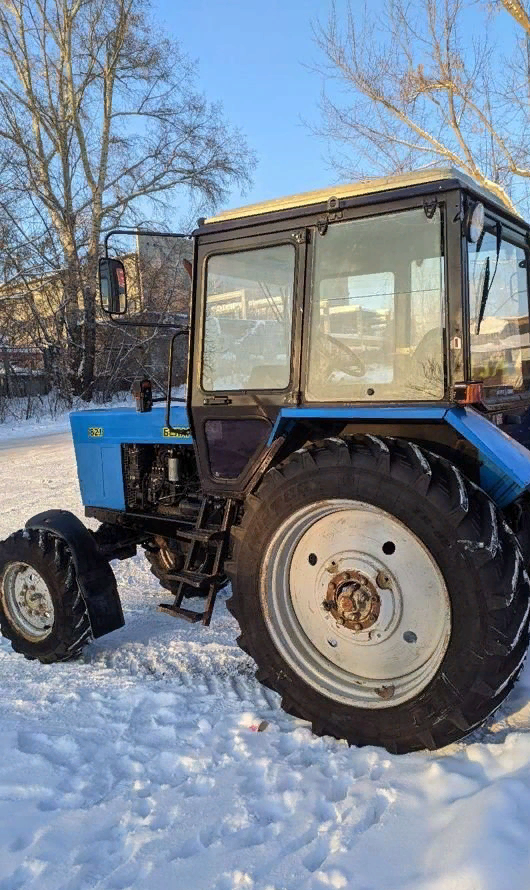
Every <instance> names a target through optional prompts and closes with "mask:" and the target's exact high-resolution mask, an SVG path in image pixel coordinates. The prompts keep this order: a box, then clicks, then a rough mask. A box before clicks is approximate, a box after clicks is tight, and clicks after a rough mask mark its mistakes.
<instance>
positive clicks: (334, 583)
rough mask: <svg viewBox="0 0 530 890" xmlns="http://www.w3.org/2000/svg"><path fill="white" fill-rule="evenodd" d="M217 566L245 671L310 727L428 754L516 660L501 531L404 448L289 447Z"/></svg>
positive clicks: (518, 567)
mask: <svg viewBox="0 0 530 890" xmlns="http://www.w3.org/2000/svg"><path fill="white" fill-rule="evenodd" d="M228 570H229V573H230V574H231V576H232V587H233V592H234V595H233V598H232V601H231V603H230V608H231V610H232V611H233V613H234V614H235V616H236V618H237V619H238V621H239V623H240V625H241V629H242V634H241V637H240V644H241V645H242V647H243V648H244V649H245V650H246V651H247V652H249V653H250V654H251V655H252V656H253V657H254V659H255V660H256V662H257V664H258V673H257V676H258V678H259V679H261V680H262V681H263V682H265V683H266V684H267V685H269V686H271V687H272V688H273V689H275V690H277V691H278V692H279V693H280V694H281V695H282V698H283V706H284V708H285V709H286V710H287V711H289V712H291V713H294V714H297V715H298V716H301V717H304V718H306V719H308V720H310V721H311V722H312V724H313V729H314V731H315V732H317V733H319V734H324V733H326V734H330V735H334V736H337V737H340V738H346V739H348V741H350V742H351V743H355V744H380V745H384V746H385V747H387V748H388V749H389V750H391V751H396V752H403V751H411V750H416V749H419V748H424V747H428V748H437V747H441V746H443V745H445V744H447V743H449V742H452V741H455V740H457V739H459V738H461V737H462V736H464V735H466V734H467V733H468V732H470V731H471V729H473V728H474V727H475V726H477V725H479V724H480V723H481V722H482V721H483V720H484V719H485V718H486V717H487V716H488V715H489V714H490V713H491V712H492V711H493V710H495V708H496V707H498V705H499V704H500V703H501V702H502V701H503V700H504V698H505V697H506V695H507V694H508V692H509V690H510V689H511V687H512V686H513V683H514V682H515V679H516V676H517V674H518V672H519V670H520V668H521V666H522V663H523V659H524V655H525V652H526V647H527V642H528V620H529V611H530V609H529V586H528V579H527V576H526V573H525V572H524V568H523V561H522V559H521V555H520V551H519V547H518V544H517V541H516V539H515V536H514V535H513V534H512V532H511V531H510V529H509V528H508V526H507V525H506V523H505V522H504V521H503V519H502V516H501V515H500V513H499V512H498V511H497V508H496V507H495V505H494V504H493V502H492V501H490V500H489V498H488V497H487V496H486V495H485V494H484V492H482V491H481V490H480V489H478V488H476V486H474V485H473V484H472V483H471V482H469V481H468V480H466V479H465V478H464V477H463V476H462V475H461V473H460V472H459V471H458V470H457V469H456V468H455V467H454V466H452V465H451V464H449V463H448V462H447V461H445V460H443V459H441V458H438V457H435V456H434V455H432V454H429V453H428V452H425V451H423V450H421V449H420V448H418V447H417V446H416V445H414V444H412V443H409V442H400V441H394V440H389V439H386V440H385V439H379V438H376V437H371V436H367V437H356V438H353V439H351V440H348V441H343V440H339V439H335V440H326V441H325V442H323V443H321V444H319V445H311V446H309V447H308V448H306V449H303V450H302V451H300V452H297V453H295V454H293V455H291V456H290V457H289V458H288V459H287V460H286V461H285V462H284V463H283V464H282V465H280V467H279V468H276V469H273V470H272V471H269V473H267V474H266V476H265V477H264V480H263V482H262V484H261V486H260V488H259V489H258V491H257V493H256V495H254V496H252V497H251V498H250V499H249V500H248V502H247V506H246V510H245V513H244V516H243V520H242V523H241V526H239V527H236V528H235V530H234V544H233V560H232V562H231V563H230V564H229V565H228Z"/></svg>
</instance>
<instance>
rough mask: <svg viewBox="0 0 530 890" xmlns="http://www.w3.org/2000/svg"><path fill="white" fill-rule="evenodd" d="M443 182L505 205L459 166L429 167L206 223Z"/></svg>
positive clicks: (307, 194)
mask: <svg viewBox="0 0 530 890" xmlns="http://www.w3.org/2000/svg"><path fill="white" fill-rule="evenodd" d="M442 179H459V180H460V181H461V182H462V183H463V184H465V185H468V186H471V187H472V188H473V189H474V190H475V191H479V192H482V194H483V195H484V197H485V198H487V199H488V200H489V201H493V202H494V203H495V204H498V205H499V204H500V206H501V207H503V206H504V205H503V204H502V203H501V202H500V200H499V198H497V196H496V195H494V194H493V193H492V192H490V191H489V190H487V189H485V188H484V187H483V186H480V185H479V183H478V182H476V181H475V180H474V179H472V178H471V177H470V176H468V175H467V174H466V173H462V171H461V170H458V169H457V168H456V167H429V168H425V169H423V170H413V171H412V172H411V173H402V174H399V175H395V176H383V177H379V178H378V179H363V180H361V181H359V182H350V183H348V184H347V185H332V186H329V188H324V189H317V190H316V191H313V192H302V193H301V194H298V195H288V196H287V197H284V198H274V199H273V200H272V201H263V202H261V203H260V204H247V206H246V207H236V208H235V209H234V210H222V211H221V212H220V213H218V214H217V215H216V216H211V217H209V219H207V220H205V223H206V224H207V225H209V224H210V223H221V222H227V221H228V220H230V219H240V218H242V217H245V216H258V215H259V214H262V213H272V212H274V211H279V210H290V209H292V208H293V207H305V206H306V205H308V204H322V203H323V202H325V201H328V200H329V198H354V197H357V196H360V195H372V194H375V193H377V192H384V191H388V190H389V189H395V188H405V187H406V186H413V185H423V184H424V183H427V182H438V181H439V180H442ZM504 209H506V208H504Z"/></svg>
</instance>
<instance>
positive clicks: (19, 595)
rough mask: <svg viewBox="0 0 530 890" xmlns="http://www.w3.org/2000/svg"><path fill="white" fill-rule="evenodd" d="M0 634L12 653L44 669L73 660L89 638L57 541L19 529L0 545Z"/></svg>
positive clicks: (68, 560)
mask: <svg viewBox="0 0 530 890" xmlns="http://www.w3.org/2000/svg"><path fill="white" fill-rule="evenodd" d="M0 630H1V632H2V635H3V636H4V637H7V639H8V640H10V641H11V645H12V647H13V649H14V650H15V652H20V653H22V654H23V655H25V656H26V658H30V659H38V660H39V661H41V662H42V663H44V664H49V663H51V662H54V661H68V660H69V659H71V658H74V657H75V656H77V655H79V654H80V652H81V650H82V649H83V647H84V646H85V645H86V644H87V643H88V642H89V641H90V639H91V638H92V632H91V626H90V620H89V617H88V612H87V609H86V605H85V602H84V600H83V597H82V596H81V593H80V591H79V587H78V584H77V577H76V572H75V567H74V563H73V560H72V554H71V553H70V550H69V548H68V546H67V544H66V543H65V542H64V541H63V540H62V539H61V538H58V537H56V536H55V535H53V534H51V533H50V532H45V531H36V530H24V531H18V532H15V534H13V535H11V537H9V538H7V540H5V541H2V542H1V543H0Z"/></svg>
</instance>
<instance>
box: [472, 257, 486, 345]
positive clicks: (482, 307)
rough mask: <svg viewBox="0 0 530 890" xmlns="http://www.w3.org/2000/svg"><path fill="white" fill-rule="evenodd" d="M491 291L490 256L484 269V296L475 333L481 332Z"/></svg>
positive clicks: (481, 299)
mask: <svg viewBox="0 0 530 890" xmlns="http://www.w3.org/2000/svg"><path fill="white" fill-rule="evenodd" d="M489 291H490V258H489V257H486V269H485V271H484V282H483V284H482V296H481V298H480V309H479V313H478V318H477V325H476V327H475V334H480V325H481V324H482V319H483V318H484V312H485V309H486V303H487V302H488V294H489Z"/></svg>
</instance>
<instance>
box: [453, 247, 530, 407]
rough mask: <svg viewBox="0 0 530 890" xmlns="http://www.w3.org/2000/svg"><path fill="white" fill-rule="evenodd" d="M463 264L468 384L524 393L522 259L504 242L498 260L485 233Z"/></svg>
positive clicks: (527, 352)
mask: <svg viewBox="0 0 530 890" xmlns="http://www.w3.org/2000/svg"><path fill="white" fill-rule="evenodd" d="M468 258H469V301H470V306H469V315H470V334H471V376H472V379H473V380H482V381H483V382H484V384H485V385H486V386H493V387H499V386H503V387H508V388H509V390H512V391H513V392H518V391H521V390H526V389H528V387H529V383H530V368H529V359H530V339H529V324H528V284H527V269H526V263H527V260H526V253H525V251H524V250H523V248H522V247H518V246H517V245H515V244H512V243H511V242H509V241H507V240H506V239H504V238H503V239H502V241H501V245H500V251H499V256H498V259H497V243H496V236H495V232H494V230H491V231H489V230H487V231H486V232H485V233H484V236H483V238H481V239H479V241H478V242H477V244H470V245H469V246H468ZM488 266H489V268H488ZM488 278H489V285H488ZM484 281H486V286H485V285H484ZM484 301H485V302H484ZM477 331H478V333H477Z"/></svg>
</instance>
